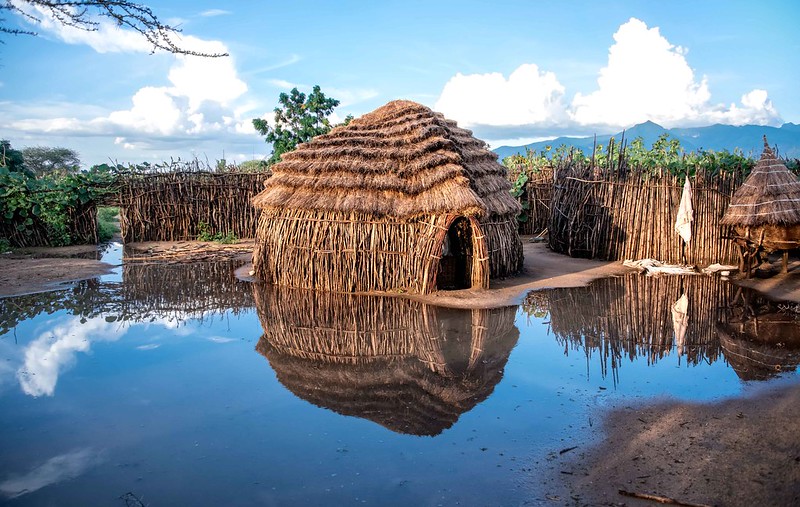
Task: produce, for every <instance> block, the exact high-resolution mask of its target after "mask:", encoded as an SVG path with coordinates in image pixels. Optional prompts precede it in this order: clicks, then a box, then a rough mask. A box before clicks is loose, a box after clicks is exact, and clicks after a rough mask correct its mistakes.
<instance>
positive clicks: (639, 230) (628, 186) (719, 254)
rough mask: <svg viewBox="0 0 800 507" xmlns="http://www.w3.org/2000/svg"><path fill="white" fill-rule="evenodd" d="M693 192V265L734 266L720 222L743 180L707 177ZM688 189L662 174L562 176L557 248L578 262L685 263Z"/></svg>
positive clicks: (555, 219) (580, 172)
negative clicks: (681, 212) (682, 232)
mask: <svg viewBox="0 0 800 507" xmlns="http://www.w3.org/2000/svg"><path fill="white" fill-rule="evenodd" d="M690 182H691V183H692V187H693V193H694V196H693V199H692V201H693V208H694V221H693V222H692V241H691V242H690V243H689V245H688V246H687V248H686V256H687V259H688V261H689V262H690V263H695V264H711V263H714V262H720V263H732V262H735V261H736V259H737V254H736V251H735V248H734V245H733V244H732V243H731V242H730V241H728V240H726V239H725V238H724V235H725V230H724V228H723V227H721V226H720V225H719V221H720V219H721V218H722V216H723V215H724V213H725V210H726V209H727V207H728V203H729V202H730V196H731V195H732V194H733V192H734V190H735V189H736V188H737V187H738V185H740V184H741V182H742V177H741V176H732V175H728V174H724V173H722V174H716V175H709V174H706V173H703V172H701V173H699V174H698V175H697V176H696V177H693V178H691V179H690ZM682 190H683V181H682V179H681V178H680V177H678V176H674V175H671V174H660V175H655V176H651V177H649V178H647V179H644V178H643V177H642V175H641V174H638V173H632V172H627V171H625V172H611V173H610V174H598V172H597V171H594V170H590V169H589V168H588V166H587V167H579V168H574V167H572V168H568V169H566V170H564V171H562V172H560V174H559V175H558V178H557V180H556V182H555V184H554V187H553V195H552V201H551V203H550V207H551V213H550V225H549V238H550V248H551V249H552V250H553V251H555V252H559V253H564V254H567V255H570V256H572V257H588V258H598V259H604V260H611V261H617V260H625V259H643V258H655V259H658V260H661V261H665V262H673V263H677V262H681V260H682V256H681V249H682V240H681V238H680V236H678V235H677V234H676V233H675V231H674V224H675V218H676V215H677V210H678V205H679V203H680V199H681V193H682Z"/></svg>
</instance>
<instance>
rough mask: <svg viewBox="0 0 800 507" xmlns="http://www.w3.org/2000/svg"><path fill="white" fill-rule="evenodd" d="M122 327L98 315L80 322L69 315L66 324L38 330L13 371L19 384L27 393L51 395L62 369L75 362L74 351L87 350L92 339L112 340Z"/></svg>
mask: <svg viewBox="0 0 800 507" xmlns="http://www.w3.org/2000/svg"><path fill="white" fill-rule="evenodd" d="M125 331H126V329H125V328H124V327H122V326H120V324H118V323H112V322H106V321H105V319H104V318H102V317H96V318H93V319H88V320H86V321H85V322H84V323H81V319H80V318H79V317H71V318H70V319H69V320H67V322H66V323H64V324H60V325H57V326H55V327H54V328H53V329H51V330H50V331H47V332H45V333H42V334H41V335H40V336H39V337H38V338H36V339H35V340H34V341H33V342H31V344H30V345H28V347H27V348H26V349H25V362H24V364H23V365H22V367H21V368H20V369H19V370H17V378H18V379H19V385H20V387H21V388H22V391H23V392H24V393H25V394H29V395H31V396H42V395H47V396H52V395H53V392H55V388H56V382H58V375H59V373H60V371H61V370H62V369H65V368H68V367H70V366H71V365H72V364H73V363H74V362H75V353H76V352H87V351H88V350H89V346H90V344H91V342H93V341H114V340H117V339H119V337H120V336H122V335H123V334H124V333H125Z"/></svg>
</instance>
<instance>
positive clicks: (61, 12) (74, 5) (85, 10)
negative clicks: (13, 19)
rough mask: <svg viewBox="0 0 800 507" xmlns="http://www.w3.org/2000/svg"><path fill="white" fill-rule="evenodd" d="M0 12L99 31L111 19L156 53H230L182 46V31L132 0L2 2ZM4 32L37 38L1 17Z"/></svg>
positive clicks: (25, 0) (30, 32)
mask: <svg viewBox="0 0 800 507" xmlns="http://www.w3.org/2000/svg"><path fill="white" fill-rule="evenodd" d="M0 11H7V12H11V13H13V14H17V15H19V16H22V17H23V18H25V19H27V20H28V21H32V22H34V23H39V22H40V21H41V18H39V17H38V16H47V17H49V18H51V19H53V20H55V21H56V22H58V23H61V24H62V25H64V26H69V27H73V28H77V29H79V30H85V31H87V32H94V31H97V30H98V28H99V26H100V22H99V21H98V19H99V18H109V19H111V21H112V22H113V23H114V24H116V25H117V26H118V27H120V28H125V29H129V30H133V31H135V32H138V33H139V34H140V35H141V36H142V37H144V38H145V39H146V40H147V42H149V43H150V44H151V45H152V46H153V51H154V52H155V51H156V50H157V49H162V50H164V51H168V52H170V53H175V54H179V55H193V56H207V57H219V56H228V53H199V52H197V51H191V50H188V49H185V48H182V47H180V46H179V45H178V44H176V43H175V41H174V40H173V39H174V38H175V36H176V35H177V34H179V33H180V29H178V28H176V27H174V26H170V25H166V24H164V23H162V22H161V21H160V20H159V19H158V17H157V16H156V15H155V13H154V12H153V11H152V9H151V8H150V7H148V6H146V5H143V4H140V3H136V2H131V1H129V0H14V1H12V0H0ZM0 33H7V34H11V35H37V34H36V32H33V31H30V30H21V29H17V28H10V27H9V26H7V25H6V24H5V19H3V18H0Z"/></svg>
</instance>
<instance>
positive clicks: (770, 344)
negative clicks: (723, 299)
mask: <svg viewBox="0 0 800 507" xmlns="http://www.w3.org/2000/svg"><path fill="white" fill-rule="evenodd" d="M799 311H800V305H791V304H786V305H781V304H778V303H775V302H773V301H770V300H769V299H766V298H764V297H761V296H759V295H757V294H756V293H753V292H751V291H746V290H740V291H738V292H737V293H736V296H735V297H734V300H733V304H732V305H731V306H730V308H729V309H728V312H727V315H726V319H725V321H724V322H720V323H718V324H717V332H718V334H719V338H720V342H721V344H722V351H723V353H724V354H725V358H726V359H727V360H728V363H729V364H730V365H731V367H732V368H733V369H734V370H735V371H736V374H737V375H738V376H739V378H741V379H742V380H767V379H769V378H772V377H774V376H776V375H779V374H780V373H782V372H788V371H794V370H795V369H796V368H797V365H798V364H800V313H799Z"/></svg>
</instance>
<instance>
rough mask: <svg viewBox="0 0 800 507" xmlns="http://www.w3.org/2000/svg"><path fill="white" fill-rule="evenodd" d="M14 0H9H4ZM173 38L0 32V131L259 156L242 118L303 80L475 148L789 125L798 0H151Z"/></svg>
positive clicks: (188, 152)
mask: <svg viewBox="0 0 800 507" xmlns="http://www.w3.org/2000/svg"><path fill="white" fill-rule="evenodd" d="M12 1H14V2H16V3H20V2H19V0H12ZM146 3H147V5H149V6H151V7H152V8H153V10H154V12H155V13H156V14H157V15H158V16H159V18H160V19H161V20H162V21H166V22H169V23H172V24H177V25H179V26H180V27H181V28H182V29H183V36H184V45H185V46H187V47H191V48H198V49H201V50H207V51H213V50H224V51H228V52H229V53H230V55H231V56H230V57H229V58H224V59H202V58H195V57H179V56H175V55H170V54H164V53H157V54H154V55H151V54H150V48H149V47H148V46H147V43H146V42H145V41H144V40H142V39H141V38H138V37H136V36H133V35H132V34H128V33H124V32H121V31H119V30H117V29H114V28H112V27H107V26H103V27H101V33H96V34H93V33H85V32H76V31H74V30H68V29H64V28H63V27H60V26H59V25H57V24H53V23H49V22H47V20H46V19H44V18H42V19H43V24H42V25H41V26H38V27H31V25H28V24H26V22H25V21H24V20H22V19H21V18H19V17H17V16H14V15H13V14H9V13H5V18H6V19H5V23H6V25H7V26H11V27H14V26H20V27H23V28H27V29H31V28H33V29H35V30H37V31H38V32H39V34H40V35H39V36H38V37H27V36H15V37H12V36H4V37H3V39H2V40H3V41H4V42H5V44H3V45H0V65H2V67H0V117H2V118H3V120H2V121H1V122H0V138H5V139H9V140H11V142H12V145H13V146H15V147H18V148H21V147H24V146H37V145H38V146H64V147H68V148H72V149H75V150H76V151H78V152H79V153H80V154H81V158H82V160H83V162H84V163H85V164H87V165H91V164H96V163H102V162H108V161H109V160H116V161H119V162H142V161H150V162H155V161H161V160H169V159H170V158H176V157H182V158H184V159H186V158H191V157H193V156H197V157H199V158H201V159H206V158H207V159H208V160H210V161H212V162H213V161H215V160H216V159H219V158H222V157H223V155H224V156H225V158H227V159H228V160H238V161H241V160H248V159H253V158H263V157H265V156H266V155H268V154H269V152H270V147H269V146H268V145H266V144H265V143H264V142H263V139H262V138H261V137H260V136H258V134H257V133H255V132H254V131H253V129H252V124H251V119H252V118H256V117H265V118H267V119H268V120H271V119H272V110H273V109H274V108H275V106H276V105H277V98H278V94H279V93H281V92H283V91H289V90H290V89H291V88H292V87H294V86H297V87H298V88H299V89H300V90H301V91H308V90H310V89H311V87H312V86H313V85H315V84H319V85H320V86H321V87H322V90H323V92H324V93H326V95H328V96H331V97H334V98H337V99H339V100H340V101H341V105H340V106H339V108H337V110H336V115H337V117H338V118H344V116H346V115H347V114H353V115H354V116H359V115H362V114H364V113H367V112H369V111H372V110H374V109H375V108H377V107H380V106H381V105H383V104H385V103H387V102H389V101H391V100H395V99H409V100H414V101H417V102H420V103H422V104H425V105H427V106H429V107H431V108H433V109H435V110H437V111H440V112H442V113H444V114H445V116H447V117H448V118H451V119H454V120H456V121H458V123H459V125H460V126H463V127H466V128H469V129H472V130H473V131H474V132H475V135H476V136H477V137H479V138H481V139H483V140H485V141H487V142H488V143H489V144H490V146H492V147H496V146H499V145H502V144H516V145H519V144H523V143H525V142H530V141H533V140H539V139H544V138H548V137H550V138H552V137H556V136H558V135H590V134H592V133H598V134H603V133H612V132H615V131H618V130H620V129H621V128H626V127H630V126H632V125H634V124H636V123H641V122H643V121H646V120H653V121H655V122H657V123H659V124H661V125H663V126H665V127H675V126H681V127H683V126H702V125H711V124H714V123H726V124H734V125H738V124H748V123H749V124H766V125H774V126H780V125H781V124H783V123H785V122H794V123H800V98H798V93H797V83H798V82H800V65H798V63H800V58H798V55H800V33H798V31H797V28H796V23H797V21H798V20H800V2H797V1H796V0H785V1H781V0H766V1H761V2H752V1H715V0H705V1H696V0H695V1H681V0H676V1H670V2H655V1H634V0H619V1H604V2H597V1H560V2H559V1H549V2H539V1H503V0H495V1H493V2H477V1H468V0H459V1H439V2H437V1H434V0H428V1H416V0H404V1H393V0H384V1H339V2H330V1H291V2H285V1H284V2H275V1H258V2H256V1H227V2H210V1H205V0H200V1H191V2H190V1H161V0H158V1H155V0H154V1H150V2H146Z"/></svg>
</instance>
